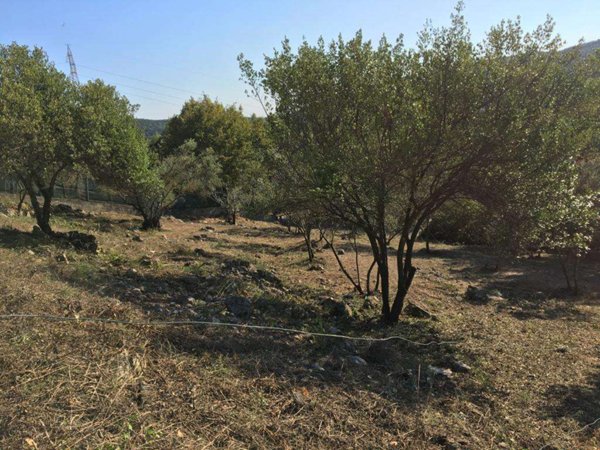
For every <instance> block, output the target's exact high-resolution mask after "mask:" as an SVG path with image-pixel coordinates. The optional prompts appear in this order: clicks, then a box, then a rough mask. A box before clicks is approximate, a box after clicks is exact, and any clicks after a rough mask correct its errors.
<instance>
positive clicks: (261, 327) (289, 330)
mask: <svg viewBox="0 0 600 450" xmlns="http://www.w3.org/2000/svg"><path fill="white" fill-rule="evenodd" d="M10 319H43V320H52V321H57V322H93V323H112V324H120V325H141V326H165V325H172V326H179V325H206V326H213V327H231V328H245V329H251V330H266V331H280V332H284V333H293V334H303V335H308V336H318V337H330V338H337V339H348V340H353V341H366V342H385V341H392V340H400V341H404V342H409V343H411V344H414V345H418V346H422V347H428V346H431V345H443V344H457V343H458V342H456V341H440V342H435V341H431V342H416V341H413V340H411V339H408V338H405V337H404V336H398V335H394V336H388V337H384V338H376V337H365V336H347V335H343V334H332V333H318V332H312V331H304V330H296V329H292V328H283V327H274V326H266V325H250V324H240V323H228V322H209V321H204V320H153V321H148V322H146V321H142V320H122V319H104V318H101V317H66V316H53V315H49V314H1V315H0V320H10Z"/></svg>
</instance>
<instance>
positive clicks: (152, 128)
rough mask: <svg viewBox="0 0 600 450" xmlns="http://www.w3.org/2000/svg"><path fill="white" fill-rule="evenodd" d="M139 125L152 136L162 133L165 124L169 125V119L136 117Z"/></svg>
mask: <svg viewBox="0 0 600 450" xmlns="http://www.w3.org/2000/svg"><path fill="white" fill-rule="evenodd" d="M135 120H136V122H137V124H138V126H139V127H140V128H141V129H142V130H143V131H144V134H145V135H146V137H148V138H150V137H152V136H154V135H155V134H162V132H163V130H164V129H165V126H166V125H167V122H168V121H169V120H168V119H158V120H152V119H135Z"/></svg>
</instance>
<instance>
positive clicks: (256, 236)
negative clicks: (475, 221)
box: [0, 206, 600, 449]
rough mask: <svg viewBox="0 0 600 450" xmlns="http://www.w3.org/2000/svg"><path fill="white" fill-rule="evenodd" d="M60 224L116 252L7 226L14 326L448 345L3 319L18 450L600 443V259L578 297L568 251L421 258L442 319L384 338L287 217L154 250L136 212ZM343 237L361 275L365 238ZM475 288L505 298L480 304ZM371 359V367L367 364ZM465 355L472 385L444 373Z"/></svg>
mask: <svg viewBox="0 0 600 450" xmlns="http://www.w3.org/2000/svg"><path fill="white" fill-rule="evenodd" d="M84 208H85V206H84ZM54 225H55V228H56V229H58V230H61V231H68V230H79V231H85V232H92V233H93V234H95V235H96V236H97V237H98V240H99V243H100V247H101V252H100V253H99V254H98V255H91V254H86V253H81V252H79V253H78V252H75V251H73V250H71V249H65V248H61V247H58V246H57V245H56V244H55V243H53V242H51V241H47V240H45V239H43V238H36V237H33V236H32V235H31V234H30V230H31V228H32V226H33V220H32V219H31V218H28V217H6V216H2V217H0V296H1V297H0V298H1V299H2V301H1V302H0V314H7V313H34V314H40V313H41V314H52V315H58V316H67V317H71V318H77V317H102V318H112V319H127V320H136V321H140V320H141V321H145V320H148V319H153V320H160V319H163V320H184V319H196V320H208V321H213V322H219V323H224V322H237V323H252V324H262V325H277V326H286V327H292V328H298V329H303V330H308V331H317V332H323V331H324V332H329V331H334V332H339V333H345V334H350V335H356V336H358V335H361V336H363V335H364V336H373V337H381V336H387V335H392V334H400V335H403V336H406V337H409V338H410V339H412V340H415V341H418V342H446V343H442V344H440V345H432V346H428V347H423V346H416V345H413V344H410V343H406V342H402V341H393V342H391V343H389V344H388V345H386V346H383V345H381V344H378V345H371V346H369V344H368V343H360V342H345V341H340V340H337V339H333V338H317V337H308V336H299V335H290V334H283V333H277V332H265V331H253V330H243V329H241V330H240V329H230V328H222V327H205V326H178V327H173V326H159V327H150V326H144V325H129V326H126V325H119V324H106V323H105V324H98V323H86V322H81V321H79V322H77V321H74V322H52V321H44V320H40V319H30V320H17V319H13V320H8V321H1V322H0V448H39V449H42V448H104V449H117V448H120V449H125V448H157V449H158V448H160V449H164V448H190V449H191V448H194V449H197V448H287V449H297V448H360V449H369V448H373V449H376V448H377V449H378V448H399V449H400V448H410V449H421V448H423V449H425V448H427V449H429V448H445V449H451V448H469V449H495V448H514V449H522V448H528V449H539V448H542V447H544V446H546V447H545V448H546V449H549V448H557V449H558V448H565V449H566V448H569V449H571V448H589V449H591V448H598V447H600V426H599V425H600V423H596V424H595V425H591V426H587V427H586V425H587V424H589V423H591V422H593V421H594V420H595V419H597V418H598V417H600V320H599V319H600V317H599V316H600V270H599V268H600V267H599V266H598V265H597V264H596V265H593V264H592V263H587V264H585V265H584V266H583V268H582V274H581V275H582V276H581V279H582V291H583V293H582V294H581V295H580V296H579V297H576V298H573V297H570V296H568V295H567V294H566V293H565V291H564V290H562V286H563V280H562V277H561V274H560V271H559V269H558V267H557V266H556V264H555V263H554V262H553V261H552V260H550V259H549V258H543V259H540V260H527V261H518V262H515V263H514V264H512V265H509V266H506V267H504V268H503V269H502V270H500V271H498V272H494V273H491V272H489V271H487V270H485V268H486V267H489V266H490V265H492V263H493V258H492V257H491V256H490V255H487V254H486V251H485V250H481V249H474V248H463V247H457V246H449V245H441V244H439V245H434V246H433V253H432V254H427V253H425V252H424V251H423V249H419V251H418V257H417V258H416V262H415V264H416V266H417V267H418V268H419V271H418V273H417V277H416V279H415V284H414V287H413V289H412V291H411V294H410V299H411V300H412V301H415V302H419V304H421V305H424V306H426V307H427V309H429V310H430V311H432V312H433V313H434V314H435V316H436V320H431V319H415V318H408V317H404V318H403V319H402V321H401V323H399V324H398V325H397V326H395V327H393V328H381V327H379V326H378V325H377V323H376V321H375V319H376V317H377V310H376V309H373V308H368V307H364V305H363V300H362V299H360V298H356V297H353V298H350V299H347V300H346V301H347V302H348V303H349V304H350V305H351V307H352V317H351V318H348V317H342V318H339V317H334V316H331V315H330V313H329V312H330V311H329V308H330V303H331V300H330V299H329V298H330V297H331V298H333V299H342V297H343V296H344V295H345V294H348V293H349V285H348V282H347V281H346V280H345V278H344V276H343V274H342V273H341V272H340V271H339V269H338V268H337V265H336V262H335V259H334V257H333V256H332V254H331V252H330V251H325V250H324V251H322V252H319V253H317V256H318V258H319V263H320V264H321V265H322V266H323V268H324V270H323V271H313V270H308V264H307V261H306V259H305V254H304V253H303V251H302V247H301V242H302V239H301V238H300V237H299V236H297V235H294V234H289V233H288V232H287V230H286V229H285V228H283V227H279V226H276V225H274V224H271V223H265V222H253V221H249V220H242V221H241V223H240V224H239V225H237V226H230V225H226V224H224V223H222V221H219V220H217V219H207V220H205V221H200V222H185V223H184V222H180V221H177V220H166V221H165V222H164V230H162V231H160V232H152V233H142V234H139V236H141V240H140V239H138V238H137V237H136V236H137V235H138V233H137V232H136V231H135V230H134V228H135V227H136V226H139V221H138V220H137V219H136V218H135V217H133V216H129V215H127V214H126V213H113V212H106V211H102V212H98V213H96V214H94V215H93V216H84V217H79V218H73V217H56V219H55V222H54ZM340 244H341V246H342V247H343V248H345V250H346V254H345V255H343V256H342V259H343V260H344V262H345V263H347V264H348V265H350V266H351V263H352V262H353V261H354V254H353V252H352V251H350V250H351V248H350V246H349V243H347V242H345V241H340ZM363 244H364V243H363ZM344 245H345V246H346V247H344ZM363 247H364V245H363V246H361V248H362V249H363V252H361V255H360V259H359V262H360V266H361V270H362V273H363V274H364V273H365V271H366V268H367V267H368V265H369V263H370V260H369V257H368V254H367V252H366V248H363ZM65 259H66V261H65ZM468 285H474V286H479V287H482V288H486V289H498V290H500V292H501V293H502V297H503V298H492V299H491V300H490V301H488V302H485V303H483V304H479V303H471V302H468V301H467V300H465V297H464V292H465V290H466V288H467V286H468ZM232 295H239V296H243V297H245V298H249V299H251V300H252V304H253V306H254V310H253V312H252V315H251V316H250V317H248V318H244V319H240V318H237V317H235V316H233V315H231V314H230V313H229V312H228V311H227V309H226V307H225V299H226V298H228V297H230V296H232ZM448 342H450V343H448ZM382 347H385V348H382ZM355 356H360V357H362V358H364V359H365V360H366V361H367V364H366V365H360V364H353V361H356V359H355V358H354V357H355ZM457 361H458V362H462V363H465V364H467V365H469V366H470V367H471V370H470V372H469V373H457V372H455V373H453V374H452V376H451V377H450V378H445V377H436V376H433V375H432V374H431V373H430V371H429V370H428V367H429V366H436V367H442V368H444V367H450V366H452V364H455V363H456V362H457Z"/></svg>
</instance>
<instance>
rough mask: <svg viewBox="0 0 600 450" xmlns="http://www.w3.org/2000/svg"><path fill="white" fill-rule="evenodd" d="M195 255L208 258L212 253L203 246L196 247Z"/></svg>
mask: <svg viewBox="0 0 600 450" xmlns="http://www.w3.org/2000/svg"><path fill="white" fill-rule="evenodd" d="M194 255H196V256H202V257H203V258H208V257H209V256H210V254H209V253H208V252H207V251H206V250H204V249H202V248H195V249H194Z"/></svg>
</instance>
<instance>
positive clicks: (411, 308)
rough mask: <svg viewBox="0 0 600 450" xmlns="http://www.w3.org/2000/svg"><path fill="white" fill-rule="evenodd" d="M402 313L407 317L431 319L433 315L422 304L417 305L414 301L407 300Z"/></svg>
mask: <svg viewBox="0 0 600 450" xmlns="http://www.w3.org/2000/svg"><path fill="white" fill-rule="evenodd" d="M404 313H405V314H406V315H407V316H409V317H414V318H416V319H433V318H435V316H434V315H433V314H432V313H431V312H429V311H427V309H425V308H424V307H423V306H420V305H417V304H415V303H412V302H409V303H407V304H406V306H405V307H404Z"/></svg>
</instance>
